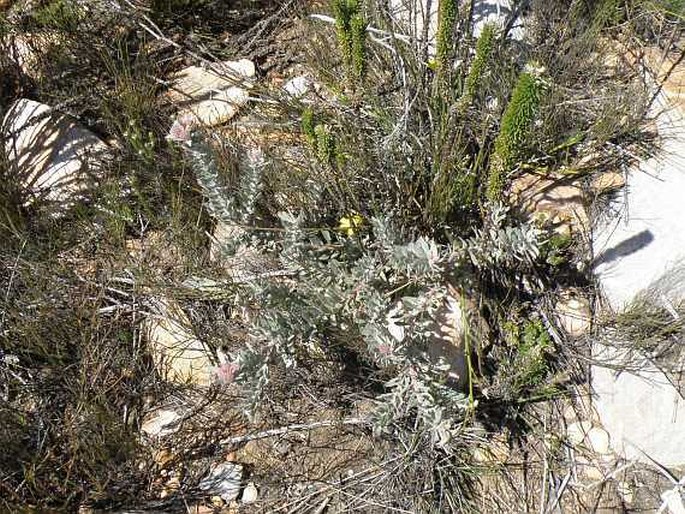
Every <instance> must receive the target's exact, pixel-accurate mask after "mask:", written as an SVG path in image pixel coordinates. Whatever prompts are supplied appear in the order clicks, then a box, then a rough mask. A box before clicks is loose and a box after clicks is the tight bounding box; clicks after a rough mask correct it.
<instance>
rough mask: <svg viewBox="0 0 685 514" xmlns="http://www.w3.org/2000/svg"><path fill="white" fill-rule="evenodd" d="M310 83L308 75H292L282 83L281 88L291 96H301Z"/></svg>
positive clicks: (306, 90)
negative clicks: (292, 76)
mask: <svg viewBox="0 0 685 514" xmlns="http://www.w3.org/2000/svg"><path fill="white" fill-rule="evenodd" d="M311 85H312V81H311V79H310V78H309V77H307V76H305V75H300V76H299V77H294V78H292V79H290V80H289V81H288V82H286V83H285V84H284V85H283V89H284V90H285V92H286V93H288V94H289V95H290V96H292V97H293V98H301V97H303V96H304V95H306V94H307V92H308V91H309V88H310V87H311Z"/></svg>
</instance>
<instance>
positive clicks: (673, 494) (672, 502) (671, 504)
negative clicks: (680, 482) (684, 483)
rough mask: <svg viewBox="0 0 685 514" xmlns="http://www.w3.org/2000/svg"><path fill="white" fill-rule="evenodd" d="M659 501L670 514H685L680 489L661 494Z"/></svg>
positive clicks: (684, 505)
mask: <svg viewBox="0 0 685 514" xmlns="http://www.w3.org/2000/svg"><path fill="white" fill-rule="evenodd" d="M661 499H662V500H663V502H664V504H666V507H667V508H668V512H670V514H685V504H684V503H683V496H682V494H681V492H680V487H675V488H673V489H670V490H668V491H666V492H664V493H661Z"/></svg>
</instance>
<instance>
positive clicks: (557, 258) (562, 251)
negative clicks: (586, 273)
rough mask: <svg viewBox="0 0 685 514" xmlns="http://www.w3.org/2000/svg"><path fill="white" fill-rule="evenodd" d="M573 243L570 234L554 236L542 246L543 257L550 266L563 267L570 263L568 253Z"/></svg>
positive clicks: (555, 234)
mask: <svg viewBox="0 0 685 514" xmlns="http://www.w3.org/2000/svg"><path fill="white" fill-rule="evenodd" d="M572 243H573V239H572V237H571V235H570V234H557V233H554V234H552V235H551V236H550V237H549V239H547V241H546V242H545V243H544V244H543V245H542V247H541V251H542V256H543V258H544V260H545V262H546V263H547V264H549V265H550V266H556V267H558V266H562V265H563V264H565V263H567V262H568V259H569V255H568V251H569V248H570V246H571V244H572Z"/></svg>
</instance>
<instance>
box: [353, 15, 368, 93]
mask: <svg viewBox="0 0 685 514" xmlns="http://www.w3.org/2000/svg"><path fill="white" fill-rule="evenodd" d="M350 33H351V39H352V48H351V53H352V66H351V69H352V72H353V76H354V80H355V83H357V84H359V83H361V81H362V80H363V79H364V75H365V74H366V21H365V20H364V18H363V16H362V15H361V14H359V13H356V14H354V16H352V19H351V20H350Z"/></svg>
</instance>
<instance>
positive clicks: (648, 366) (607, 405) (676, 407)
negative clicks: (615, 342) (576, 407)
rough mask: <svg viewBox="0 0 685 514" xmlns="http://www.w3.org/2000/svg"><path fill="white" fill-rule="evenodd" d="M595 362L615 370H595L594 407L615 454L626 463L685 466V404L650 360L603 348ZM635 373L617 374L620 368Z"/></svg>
mask: <svg viewBox="0 0 685 514" xmlns="http://www.w3.org/2000/svg"><path fill="white" fill-rule="evenodd" d="M593 346H594V347H593V358H594V359H595V360H596V361H598V362H606V363H608V364H609V365H610V366H611V367H604V366H601V365H594V366H593V367H592V371H591V373H592V379H591V383H592V387H593V390H594V393H595V399H594V405H595V408H596V409H597V412H598V414H599V418H600V420H601V422H602V426H603V427H604V429H605V430H606V431H607V432H608V434H609V436H610V444H611V448H612V450H613V451H614V452H615V453H616V454H617V455H620V456H622V457H624V458H626V459H635V460H639V461H643V462H651V460H652V459H653V460H655V461H657V462H659V463H660V464H662V465H664V466H682V465H683V464H685V445H684V444H683V434H685V400H683V398H682V397H681V396H680V393H679V392H678V390H677V389H676V388H675V387H674V386H673V385H672V383H671V381H670V380H669V378H668V377H667V376H666V375H665V374H664V373H663V372H662V371H661V370H659V369H658V368H656V366H654V364H652V363H651V362H650V361H649V360H647V359H643V360H642V361H636V360H635V358H634V357H626V356H625V355H622V354H621V352H620V351H619V350H616V349H615V348H610V347H607V346H605V345H601V344H599V343H595V344H594V345H593ZM626 365H628V366H629V367H630V369H631V370H636V369H637V370H639V371H638V372H636V371H626V370H624V371H620V372H619V371H617V370H616V369H614V368H618V369H621V368H624V367H625V366H626Z"/></svg>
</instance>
